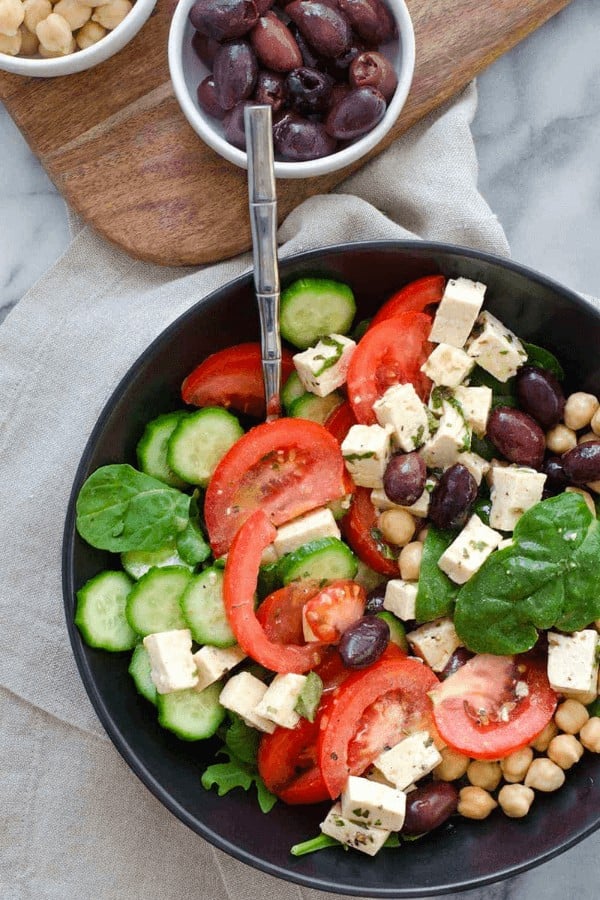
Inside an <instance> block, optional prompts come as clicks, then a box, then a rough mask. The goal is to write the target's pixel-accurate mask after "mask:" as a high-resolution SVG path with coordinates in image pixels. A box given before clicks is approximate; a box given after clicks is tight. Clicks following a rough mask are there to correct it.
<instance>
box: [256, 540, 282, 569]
mask: <svg viewBox="0 0 600 900" xmlns="http://www.w3.org/2000/svg"><path fill="white" fill-rule="evenodd" d="M278 559H279V557H278V556H277V552H276V550H275V547H274V546H273V544H269V546H268V547H265V549H264V550H263V553H262V556H261V558H260V564H261V566H268V565H270V564H271V563H276V562H277V560H278Z"/></svg>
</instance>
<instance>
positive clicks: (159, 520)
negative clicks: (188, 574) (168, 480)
mask: <svg viewBox="0 0 600 900" xmlns="http://www.w3.org/2000/svg"><path fill="white" fill-rule="evenodd" d="M189 506H190V498H189V496H187V494H182V493H181V491H178V490H177V489H176V488H172V487H169V486H168V485H166V484H164V482H162V481H159V480H158V479H157V478H152V476H150V475H145V474H143V473H142V472H138V471H137V469H134V468H133V467H132V466H128V465H126V464H116V465H110V466H102V467H101V468H100V469H97V470H96V471H95V472H93V473H92V475H90V477H89V478H88V479H87V480H86V482H85V484H84V485H83V487H82V488H81V490H80V492H79V496H78V498H77V505H76V510H77V531H78V532H79V534H80V535H81V537H82V538H83V539H84V540H85V541H87V542H88V544H91V545H92V547H96V548H98V549H99V550H110V551H112V552H113V553H122V552H123V551H125V550H160V548H161V547H164V545H165V544H166V543H167V542H168V541H170V540H173V539H175V538H176V536H177V534H178V533H179V532H180V531H181V530H183V529H184V528H185V526H186V525H187V522H188V516H189Z"/></svg>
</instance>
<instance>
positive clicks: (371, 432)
mask: <svg viewBox="0 0 600 900" xmlns="http://www.w3.org/2000/svg"><path fill="white" fill-rule="evenodd" d="M391 455H392V444H391V429H388V428H382V427H381V425H353V426H352V427H351V429H350V431H349V432H348V434H347V435H346V437H345V438H344V440H343V441H342V456H343V457H344V463H345V464H346V468H347V469H348V472H349V473H350V475H351V476H352V479H353V481H354V483H355V484H357V485H359V486H360V487H370V488H381V487H383V473H384V472H385V469H386V466H387V464H388V462H389V459H390V456H391Z"/></svg>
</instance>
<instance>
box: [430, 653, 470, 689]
mask: <svg viewBox="0 0 600 900" xmlns="http://www.w3.org/2000/svg"><path fill="white" fill-rule="evenodd" d="M473 656H474V654H473V653H471V651H470V650H467V648H466V647H457V648H456V650H455V651H454V653H453V654H452V656H451V657H450V659H449V660H448V662H447V663H446V665H445V666H444V668H443V669H442V671H441V672H438V678H439V679H440V681H444V680H445V679H446V678H449V677H450V675H454V673H455V672H458V670H459V669H460V668H461V666H464V664H465V663H466V662H468V661H469V660H470V659H472V658H473Z"/></svg>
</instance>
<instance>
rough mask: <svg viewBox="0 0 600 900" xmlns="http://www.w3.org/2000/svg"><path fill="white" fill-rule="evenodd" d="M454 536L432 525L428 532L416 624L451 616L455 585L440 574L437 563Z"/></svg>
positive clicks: (456, 587)
mask: <svg viewBox="0 0 600 900" xmlns="http://www.w3.org/2000/svg"><path fill="white" fill-rule="evenodd" d="M455 537H456V533H455V532H453V531H441V530H440V529H439V528H433V526H432V527H430V528H429V531H428V532H427V537H426V538H425V543H424V544H423V558H422V560H421V570H420V574H419V586H418V590H417V601H416V617H417V620H418V621H419V622H431V621H432V620H433V619H439V618H440V617H441V616H449V615H452V611H453V609H454V601H455V599H456V595H457V594H458V585H456V584H454V582H453V581H451V580H450V579H449V578H448V576H447V575H446V574H445V572H442V570H441V569H440V567H439V566H438V562H439V559H440V556H441V555H442V553H444V551H445V550H447V549H448V547H449V546H450V544H451V543H452V541H453V540H454V539H455Z"/></svg>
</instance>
